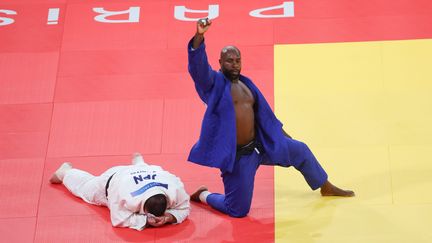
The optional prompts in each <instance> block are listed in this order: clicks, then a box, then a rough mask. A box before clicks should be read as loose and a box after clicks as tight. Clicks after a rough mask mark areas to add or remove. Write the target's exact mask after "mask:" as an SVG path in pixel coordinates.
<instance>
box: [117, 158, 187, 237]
mask: <svg viewBox="0 0 432 243" xmlns="http://www.w3.org/2000/svg"><path fill="white" fill-rule="evenodd" d="M156 194H164V195H165V196H166V197H167V203H168V204H167V210H166V212H167V213H170V214H172V215H173V216H174V217H175V218H176V219H177V223H181V222H183V221H184V220H185V219H186V217H187V216H188V215H189V212H190V204H189V195H188V194H187V193H186V191H185V189H184V185H183V183H182V182H181V180H180V179H179V178H178V177H177V176H175V175H173V174H171V173H169V172H168V171H165V170H163V169H162V168H161V167H160V166H155V165H147V164H140V165H131V166H125V167H124V168H123V169H121V170H119V171H117V172H116V173H115V174H114V176H113V177H112V179H111V181H110V183H109V188H108V207H109V209H110V211H111V223H112V225H113V226H118V227H129V228H133V229H136V230H142V229H144V227H145V225H146V222H147V216H146V215H145V213H144V211H143V206H144V203H145V201H146V200H147V199H148V198H149V197H151V196H154V195H156Z"/></svg>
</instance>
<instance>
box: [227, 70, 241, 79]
mask: <svg viewBox="0 0 432 243" xmlns="http://www.w3.org/2000/svg"><path fill="white" fill-rule="evenodd" d="M223 74H224V75H225V76H226V77H227V78H229V79H230V80H231V81H234V80H238V79H239V78H240V70H239V71H228V70H223Z"/></svg>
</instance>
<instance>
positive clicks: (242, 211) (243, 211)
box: [228, 209, 249, 218]
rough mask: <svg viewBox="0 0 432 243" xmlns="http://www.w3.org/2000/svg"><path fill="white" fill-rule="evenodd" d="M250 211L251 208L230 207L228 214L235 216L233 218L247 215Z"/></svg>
mask: <svg viewBox="0 0 432 243" xmlns="http://www.w3.org/2000/svg"><path fill="white" fill-rule="evenodd" d="M248 213H249V209H240V210H239V209H237V210H233V209H230V210H229V211H228V215H229V216H231V217H233V218H243V217H246V216H247V215H248Z"/></svg>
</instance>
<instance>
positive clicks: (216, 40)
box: [0, 0, 432, 242]
mask: <svg viewBox="0 0 432 243" xmlns="http://www.w3.org/2000/svg"><path fill="white" fill-rule="evenodd" d="M195 10H203V11H201V12H195ZM208 15H209V16H213V18H214V24H213V26H212V27H211V29H210V30H209V32H208V34H207V35H206V44H207V50H208V55H209V61H210V63H211V64H212V65H213V68H215V69H218V61H217V60H218V54H219V50H220V49H221V48H222V47H223V46H225V45H228V44H233V45H236V46H238V47H239V48H240V49H241V51H242V56H243V57H242V59H243V71H242V72H243V73H244V74H245V75H247V76H249V77H250V78H251V79H252V80H254V81H255V83H256V85H257V86H258V87H259V88H260V89H261V91H262V92H263V93H264V95H265V96H266V97H267V100H268V101H269V103H270V104H273V101H274V97H273V69H274V67H273V47H274V45H275V44H295V43H321V42H350V41H369V40H396V39H416V38H431V37H432V25H431V24H430V23H432V4H431V2H430V1H427V0H422V1H408V0H402V1H390V0H379V1H343V0H325V1H319V2H317V1H275V0H269V1H258V0H252V1H207V0H205V1H197V0H194V1H180V0H175V1H156V0H154V1H114V0H111V1H97V0H90V1H89V0H87V1H81V0H20V1H14V2H13V3H5V2H2V3H0V117H1V119H0V175H1V176H0V197H1V198H2V200H0V233H1V238H0V239H1V241H2V242H156V241H157V242H273V241H274V231H275V229H274V227H275V225H274V213H275V212H274V183H273V168H272V167H261V168H260V169H259V172H258V174H257V178H256V182H255V193H254V198H253V202H252V209H251V212H250V214H249V216H248V217H245V218H241V219H234V218H229V217H227V216H225V215H222V214H221V213H218V212H217V211H215V210H212V209H209V208H208V207H207V206H203V205H198V204H194V203H193V204H192V211H191V214H190V216H189V219H188V220H186V221H185V222H184V223H182V224H180V225H175V226H174V225H170V226H166V227H163V228H158V229H145V230H144V231H142V232H138V231H134V230H132V229H119V228H113V227H112V226H111V225H110V220H109V212H108V209H106V208H103V207H97V206H92V205H88V204H86V203H84V202H83V201H81V200H80V199H78V198H76V197H74V196H72V195H71V194H70V193H69V192H68V191H67V190H66V189H65V188H64V187H63V186H59V185H51V184H49V182H48V178H49V177H50V176H51V174H52V172H53V171H55V169H56V168H57V167H58V166H59V165H60V164H61V163H62V162H63V161H70V162H72V163H73V164H74V166H76V167H78V168H82V169H85V170H88V171H89V172H91V173H94V174H98V173H101V172H102V171H104V170H105V169H106V168H108V167H111V166H114V165H119V164H128V163H129V161H130V156H131V154H132V153H133V152H136V151H139V152H141V153H142V154H143V155H144V158H145V160H146V161H148V162H150V163H153V164H158V165H161V166H162V167H163V168H165V169H166V170H169V171H171V172H172V173H174V174H176V175H178V176H179V177H180V178H181V179H182V180H183V182H184V184H185V187H186V190H187V191H188V192H189V193H190V192H193V191H194V190H195V189H196V188H197V187H198V186H199V185H202V184H206V185H208V186H209V187H210V188H211V190H212V191H214V192H223V187H222V183H221V178H220V172H219V171H218V170H217V169H214V168H207V167H202V166H198V165H195V164H192V163H190V162H187V155H188V153H189V149H190V148H191V146H192V145H193V144H194V142H195V141H196V139H197V138H198V136H199V131H200V125H201V119H202V116H203V112H204V110H205V106H204V105H203V104H202V102H201V101H200V100H199V98H198V96H197V94H196V93H195V90H194V86H193V82H192V80H191V78H190V77H189V74H188V73H187V51H186V44H187V42H188V41H189V40H190V38H191V37H192V36H193V34H194V31H195V23H194V21H195V19H196V18H200V17H206V16H208Z"/></svg>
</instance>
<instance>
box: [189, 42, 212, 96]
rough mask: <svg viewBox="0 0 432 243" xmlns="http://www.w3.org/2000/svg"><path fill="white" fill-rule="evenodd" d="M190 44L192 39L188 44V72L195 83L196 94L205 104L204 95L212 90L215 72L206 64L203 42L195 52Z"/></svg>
mask: <svg viewBox="0 0 432 243" xmlns="http://www.w3.org/2000/svg"><path fill="white" fill-rule="evenodd" d="M192 42H193V38H192V39H191V40H190V41H189V44H188V61H189V63H188V71H189V74H190V75H191V77H192V79H193V81H194V82H195V87H196V89H197V91H198V94H199V95H200V97H201V99H203V101H204V102H206V98H205V96H206V95H205V93H206V92H208V91H210V90H211V89H212V88H213V86H214V76H215V73H216V71H214V70H213V69H212V67H211V66H210V64H209V63H208V60H207V53H206V51H205V44H204V41H203V42H202V43H201V44H200V46H199V47H198V48H197V49H195V50H193V48H192Z"/></svg>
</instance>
